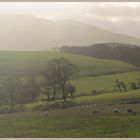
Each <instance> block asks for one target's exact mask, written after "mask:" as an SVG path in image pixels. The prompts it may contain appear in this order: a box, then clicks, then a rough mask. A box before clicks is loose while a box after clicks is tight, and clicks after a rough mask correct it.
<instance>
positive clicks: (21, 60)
mask: <svg viewBox="0 0 140 140" xmlns="http://www.w3.org/2000/svg"><path fill="white" fill-rule="evenodd" d="M60 57H65V58H67V59H69V60H70V61H71V62H72V63H73V64H75V65H76V66H77V67H78V68H79V72H78V73H77V75H76V77H74V79H73V80H71V82H72V83H73V85H74V86H75V87H76V93H80V92H85V93H87V96H80V97H74V99H73V100H72V99H69V100H68V101H69V103H70V104H71V105H72V107H70V108H67V109H54V110H46V111H37V110H35V108H36V107H38V106H39V107H40V106H41V107H42V106H48V104H49V103H48V102H41V101H38V102H33V103H28V104H25V105H24V112H21V111H19V112H17V113H7V114H0V137H26V138H27V137H30V138H31V137H33V138H35V137H69V138H70V137H140V125H139V124H140V109H139V108H140V90H130V87H129V82H136V81H137V80H138V79H140V71H136V70H138V69H137V68H136V67H134V66H132V65H131V64H128V63H125V62H121V61H113V60H103V59H95V58H91V57H86V56H82V55H71V54H65V53H59V52H51V51H50V52H49V51H46V52H45V51H44V52H43V51H42V52H41V51H40V52H18V51H1V52H0V78H1V79H0V81H2V80H3V78H4V79H5V77H10V76H14V77H15V76H18V75H19V76H21V77H22V78H25V79H26V77H28V76H30V75H35V76H36V78H40V74H41V71H42V70H44V68H45V67H46V65H47V62H48V61H50V60H52V59H53V58H60ZM116 79H119V80H122V81H124V82H125V83H126V84H127V85H128V87H129V88H128V89H129V91H128V92H122V93H119V92H113V93H103V94H99V95H88V94H89V93H90V92H91V91H92V90H94V89H95V90H100V89H108V90H112V89H113V87H114V84H115V80H116ZM76 93H75V94H76ZM40 97H41V98H42V97H45V98H46V96H45V95H43V94H40V96H39V98H40ZM57 102H58V103H60V104H61V103H62V101H61V100H59V101H58V100H57ZM51 103H52V102H51ZM8 107H9V106H8V105H5V106H0V109H1V110H2V109H5V108H8ZM18 107H19V104H18V105H16V106H15V108H18ZM114 108H118V109H120V111H121V113H119V114H114V113H113V112H112V110H113V109H114ZM127 108H132V109H133V110H134V111H136V113H137V115H136V116H134V115H133V114H129V113H127V114H124V113H123V112H124V111H125V110H126V109H127ZM92 110H99V113H98V114H96V115H93V114H92ZM46 114H47V115H46ZM114 126H115V127H114Z"/></svg>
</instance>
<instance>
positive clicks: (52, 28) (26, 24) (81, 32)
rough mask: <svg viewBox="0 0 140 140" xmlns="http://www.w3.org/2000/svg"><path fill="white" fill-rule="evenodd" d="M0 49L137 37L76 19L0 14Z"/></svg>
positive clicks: (127, 40)
mask: <svg viewBox="0 0 140 140" xmlns="http://www.w3.org/2000/svg"><path fill="white" fill-rule="evenodd" d="M0 20H1V22H0V50H25V51H32V50H35V51H38V50H47V49H49V48H57V47H61V46H63V45H90V44H94V43H101V42H120V43H129V44H136V45H140V39H139V38H135V37H131V36H127V35H123V34H118V33H112V32H109V31H105V30H103V29H100V28H98V27H94V26H91V25H87V24H84V23H80V22H76V21H71V20H67V21H50V20H47V19H42V18H38V17H33V16H27V15H0Z"/></svg>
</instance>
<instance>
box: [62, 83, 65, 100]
mask: <svg viewBox="0 0 140 140" xmlns="http://www.w3.org/2000/svg"><path fill="white" fill-rule="evenodd" d="M62 94H63V97H62V98H63V100H64V101H66V94H65V82H64V83H63V84H62Z"/></svg>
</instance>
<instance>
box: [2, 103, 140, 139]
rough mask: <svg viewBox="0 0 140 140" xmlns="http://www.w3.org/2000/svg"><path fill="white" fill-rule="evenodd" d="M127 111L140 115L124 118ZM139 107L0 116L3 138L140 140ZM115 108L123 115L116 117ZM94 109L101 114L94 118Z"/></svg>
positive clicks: (100, 107) (104, 107)
mask: <svg viewBox="0 0 140 140" xmlns="http://www.w3.org/2000/svg"><path fill="white" fill-rule="evenodd" d="M128 107H131V108H134V110H135V111H136V112H137V114H138V115H136V116H134V115H133V114H124V113H123V111H124V110H125V109H126V108H128ZM139 107H140V105H139V104H130V105H114V106H99V107H85V108H70V109H62V110H50V111H42V112H23V113H13V114H5V115H0V137H1V138H2V137H18V138H19V137H26V138H29V137H30V138H37V137H38V138H39V137H42V138H43V137H48V138H50V137H53V138H56V137H61V138H62V137H69V138H70V137H79V138H80V137H134V138H136V137H140V125H139V124H140V115H139V113H140V110H139ZM113 108H119V109H120V110H121V113H120V114H113V113H112V109H113ZM93 109H99V110H100V112H99V114H96V115H92V114H91V112H92V110H93ZM46 114H48V116H46ZM114 126H115V127H114Z"/></svg>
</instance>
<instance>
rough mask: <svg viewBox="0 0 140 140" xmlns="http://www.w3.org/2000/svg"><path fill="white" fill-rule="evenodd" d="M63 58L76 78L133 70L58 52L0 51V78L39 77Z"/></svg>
mask: <svg viewBox="0 0 140 140" xmlns="http://www.w3.org/2000/svg"><path fill="white" fill-rule="evenodd" d="M60 57H65V58H67V59H69V60H70V61H71V62H72V63H74V64H75V65H76V66H77V67H78V68H79V70H80V71H79V72H78V74H77V76H78V77H82V76H96V75H105V74H111V73H119V72H126V71H130V70H134V69H135V67H134V66H132V65H131V64H128V63H125V62H121V61H112V60H102V59H96V58H92V57H87V56H82V55H72V54H66V53H60V52H50V51H40V52H22V51H0V76H16V75H23V76H24V75H32V74H35V75H39V74H40V73H41V71H42V70H44V68H45V67H46V65H47V62H48V61H50V60H52V59H53V58H60Z"/></svg>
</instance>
